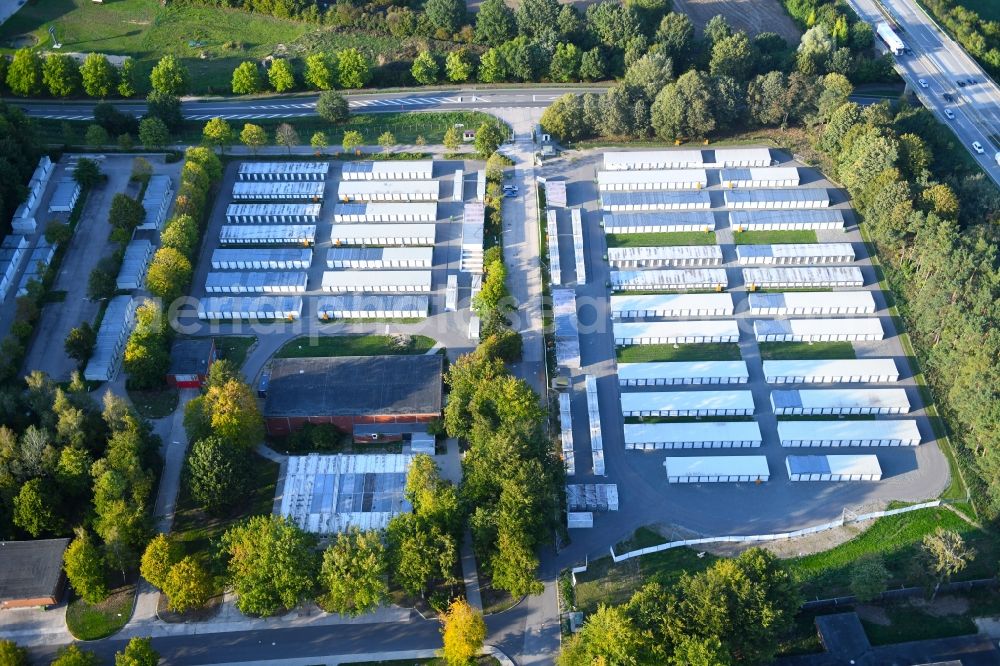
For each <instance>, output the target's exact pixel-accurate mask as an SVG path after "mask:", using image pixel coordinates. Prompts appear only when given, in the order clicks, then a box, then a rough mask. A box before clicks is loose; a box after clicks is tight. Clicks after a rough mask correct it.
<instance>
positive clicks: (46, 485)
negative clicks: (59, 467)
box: [14, 477, 66, 539]
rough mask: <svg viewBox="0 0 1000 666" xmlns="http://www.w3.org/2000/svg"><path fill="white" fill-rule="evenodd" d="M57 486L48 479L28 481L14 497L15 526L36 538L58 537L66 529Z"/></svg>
mask: <svg viewBox="0 0 1000 666" xmlns="http://www.w3.org/2000/svg"><path fill="white" fill-rule="evenodd" d="M61 504H62V502H61V500H60V498H59V491H58V489H57V488H56V486H55V485H54V484H53V483H52V482H51V481H50V480H49V479H47V478H45V477H41V478H35V479H30V480H28V481H26V482H25V483H24V484H23V485H22V486H21V490H20V492H18V494H17V496H16V497H14V524H15V525H17V526H18V527H20V528H21V529H23V530H24V531H26V532H27V533H28V534H30V535H31V536H33V537H34V538H36V539H37V538H38V537H40V536H41V535H43V534H48V535H53V536H57V535H59V534H62V532H63V530H64V529H65V527H66V522H65V520H64V518H63V513H62V510H61V506H60V505H61Z"/></svg>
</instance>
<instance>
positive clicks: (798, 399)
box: [771, 388, 910, 411]
mask: <svg viewBox="0 0 1000 666" xmlns="http://www.w3.org/2000/svg"><path fill="white" fill-rule="evenodd" d="M771 404H772V405H774V407H776V408H806V409H854V408H866V407H867V408H871V407H882V408H897V409H898V408H901V409H903V411H909V410H910V401H909V399H908V398H907V397H906V391H905V390H904V389H894V388H893V389H876V388H852V389H791V390H783V391H777V390H776V391H771Z"/></svg>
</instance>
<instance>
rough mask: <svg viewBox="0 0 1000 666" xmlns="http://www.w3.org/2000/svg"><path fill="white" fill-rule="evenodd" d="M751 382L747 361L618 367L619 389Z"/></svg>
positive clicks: (690, 362) (671, 362)
mask: <svg viewBox="0 0 1000 666" xmlns="http://www.w3.org/2000/svg"><path fill="white" fill-rule="evenodd" d="M765 362H766V361H765ZM748 381H750V372H749V370H747V364H746V361H659V362H653V363H619V364H618V385H619V386H622V387H627V386H679V385H706V384H746V383H747V382H748Z"/></svg>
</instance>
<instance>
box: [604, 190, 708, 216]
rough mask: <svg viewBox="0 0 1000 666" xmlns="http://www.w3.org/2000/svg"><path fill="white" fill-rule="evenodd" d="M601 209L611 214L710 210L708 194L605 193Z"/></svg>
mask: <svg viewBox="0 0 1000 666" xmlns="http://www.w3.org/2000/svg"><path fill="white" fill-rule="evenodd" d="M601 208H602V209H603V210H606V211H608V212H611V213H628V212H641V211H656V210H710V209H711V208H712V197H711V196H709V194H708V192H706V191H704V190H700V191H697V192H603V193H602V194H601Z"/></svg>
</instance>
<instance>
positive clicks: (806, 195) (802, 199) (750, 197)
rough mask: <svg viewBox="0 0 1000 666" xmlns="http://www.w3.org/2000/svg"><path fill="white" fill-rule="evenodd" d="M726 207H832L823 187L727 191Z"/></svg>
mask: <svg viewBox="0 0 1000 666" xmlns="http://www.w3.org/2000/svg"><path fill="white" fill-rule="evenodd" d="M722 194H723V197H724V198H725V200H726V206H730V207H732V206H736V205H741V204H742V205H745V204H755V205H760V204H771V203H773V204H785V203H808V204H812V203H815V204H817V205H819V206H829V205H830V193H829V192H827V191H826V188H823V187H797V188H794V189H760V190H726V191H725V192H723V193H722Z"/></svg>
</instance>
